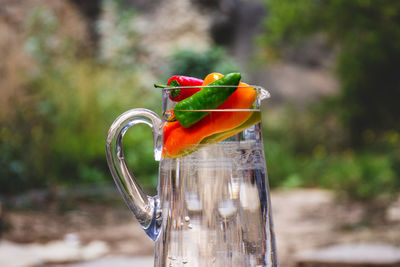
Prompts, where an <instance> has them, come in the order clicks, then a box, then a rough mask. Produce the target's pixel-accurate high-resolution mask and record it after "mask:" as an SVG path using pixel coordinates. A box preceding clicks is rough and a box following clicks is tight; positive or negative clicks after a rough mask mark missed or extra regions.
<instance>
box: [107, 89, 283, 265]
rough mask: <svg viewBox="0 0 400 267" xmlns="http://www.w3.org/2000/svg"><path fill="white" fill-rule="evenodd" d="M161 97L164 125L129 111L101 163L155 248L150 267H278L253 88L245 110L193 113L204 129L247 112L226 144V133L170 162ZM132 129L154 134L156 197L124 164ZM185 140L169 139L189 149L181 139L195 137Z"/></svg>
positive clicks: (165, 102)
mask: <svg viewBox="0 0 400 267" xmlns="http://www.w3.org/2000/svg"><path fill="white" fill-rule="evenodd" d="M168 90H171V89H165V90H164V95H163V116H162V117H163V120H160V119H159V118H158V116H157V115H156V114H155V113H153V112H151V111H148V110H144V109H134V110H131V111H128V112H126V113H124V114H123V115H121V116H120V117H119V118H118V119H117V120H116V121H115V122H114V124H113V125H112V126H111V128H110V132H109V135H108V138H107V158H108V162H109V166H110V170H111V172H112V174H113V177H114V179H115V181H116V184H117V186H118V188H119V190H120V192H121V193H122V195H123V197H124V199H125V201H126V202H127V204H128V206H129V207H130V208H131V210H132V211H133V213H134V214H135V215H136V217H137V219H138V221H139V222H140V223H141V224H142V226H143V228H144V230H145V231H146V233H147V234H148V235H149V237H150V238H152V239H153V240H154V241H155V242H156V246H155V261H154V266H156V267H161V266H165V267H170V266H171V267H172V266H191V267H192V266H193V267H203V266H204V267H210V266H215V267H219V266H237V267H239V266H240V267H247V266H249V267H250V266H278V263H277V257H276V248H275V238H274V232H273V223H272V216H271V206H270V200H269V188H268V180H267V171H266V164H265V159H264V149H263V142H262V133H261V122H259V119H260V113H261V112H260V108H259V107H260V101H261V100H262V98H263V97H265V94H266V92H265V91H262V90H263V89H262V88H258V87H255V88H254V90H258V91H257V99H256V101H255V102H254V104H253V105H252V108H251V109H231V110H212V111H209V110H207V111H204V110H201V111H197V112H208V115H207V116H208V117H211V118H209V120H211V121H212V120H214V119H215V120H217V119H218V118H226V115H229V117H230V118H233V117H232V116H234V118H240V117H243V116H244V115H245V112H246V114H247V113H248V118H247V119H246V122H249V121H251V119H253V121H251V125H250V124H248V125H246V127H244V128H243V127H242V128H240V127H238V128H235V129H236V132H232V131H230V132H229V137H227V136H228V134H226V133H227V131H225V132H223V134H221V133H218V134H214V135H212V136H209V137H208V138H203V139H202V141H201V142H200V143H196V144H190V146H188V148H185V149H184V150H182V151H183V152H182V153H181V154H179V155H178V156H170V155H171V154H166V152H165V151H166V146H167V144H166V142H167V141H166V140H168V138H171V136H170V135H171V133H169V132H167V131H166V130H165V128H166V123H168V122H167V120H168V119H169V111H170V110H171V108H173V105H174V103H171V101H170V100H169V99H168ZM191 112H192V111H191ZM224 112H225V114H222V113H224ZM213 114H214V115H213ZM224 116H225V117H224ZM246 116H247V115H246ZM208 117H207V118H208ZM254 118H256V119H254ZM213 122H214V121H213ZM225 122H226V121H225ZM254 122H255V123H254ZM136 123H146V124H148V125H149V126H150V127H152V129H153V137H154V151H155V158H156V159H158V160H159V161H160V164H159V183H158V188H157V191H158V194H157V196H155V197H149V196H146V195H145V194H144V193H143V191H142V190H141V189H140V186H139V185H138V184H137V182H136V180H135V178H134V176H133V174H132V173H131V172H130V171H129V169H128V167H127V166H126V162H125V160H124V156H123V152H122V146H121V142H122V137H123V134H124V133H125V132H126V130H127V129H128V128H129V127H131V126H132V125H134V124H136ZM223 123H224V122H221V124H223ZM216 125H217V126H218V125H219V124H218V123H217V124H216ZM241 125H245V124H241ZM249 125H250V126H249ZM201 129H202V128H200V127H198V129H196V131H197V130H201ZM182 131H183V132H184V133H186V132H185V131H186V130H185V129H183V130H182ZM189 133H190V134H189V135H187V136H185V135H176V136H180V139H179V140H174V141H176V142H177V143H176V145H177V146H182V144H185V142H189V143H190V141H187V140H184V139H185V138H191V137H192V136H193V135H195V134H196V133H195V132H189ZM167 135H169V136H167ZM225 137H227V138H225ZM170 151H173V150H172V149H171V150H170Z"/></svg>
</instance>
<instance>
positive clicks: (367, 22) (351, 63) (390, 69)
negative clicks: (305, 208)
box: [261, 0, 400, 201]
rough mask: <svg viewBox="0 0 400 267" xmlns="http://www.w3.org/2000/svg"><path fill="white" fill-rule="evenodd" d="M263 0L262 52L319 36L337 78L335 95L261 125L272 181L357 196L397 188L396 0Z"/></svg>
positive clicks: (399, 12) (275, 52)
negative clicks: (338, 88)
mask: <svg viewBox="0 0 400 267" xmlns="http://www.w3.org/2000/svg"><path fill="white" fill-rule="evenodd" d="M265 3H266V7H267V10H268V16H267V17H266V19H265V21H264V22H265V32H264V34H263V35H262V38H261V43H262V45H263V46H264V47H265V48H266V50H265V51H267V54H268V55H269V57H270V58H274V57H276V56H279V55H280V54H282V53H285V51H286V49H290V48H291V47H293V46H296V45H299V44H301V42H302V41H304V40H305V39H306V38H308V37H311V36H313V35H315V34H318V35H321V36H324V37H325V40H326V42H327V43H328V44H330V45H331V47H332V49H335V50H336V51H337V52H336V53H337V57H336V59H337V61H336V73H337V75H338V78H339V81H340V85H341V91H340V94H339V96H338V97H334V98H333V99H332V98H331V99H329V100H325V101H323V103H322V104H321V105H320V107H319V108H318V109H319V110H317V111H316V110H312V109H311V110H309V111H306V112H302V113H303V114H302V115H300V113H301V112H297V113H292V114H290V115H288V114H286V115H285V114H284V115H282V116H281V118H282V117H283V118H286V120H285V119H284V121H283V122H281V123H279V124H277V125H276V126H274V127H271V126H268V127H266V129H265V130H266V134H267V135H271V138H268V137H267V138H266V147H267V149H266V150H267V152H266V153H267V159H268V161H269V173H270V177H271V178H272V183H273V185H283V186H289V187H292V186H323V187H327V188H330V189H335V190H336V191H337V192H339V193H345V194H346V195H347V196H350V197H352V198H353V199H358V200H362V201H364V200H377V199H381V198H382V197H384V196H385V197H384V198H386V199H390V198H391V197H392V196H393V195H394V194H396V193H397V192H398V190H399V189H400V152H399V151H400V143H399V137H400V134H399V132H400V105H398V103H397V102H398V99H400V79H399V78H398V74H397V63H398V62H399V60H400V2H399V1H368V0H365V1H364V0H363V1H346V0H332V1H317V0H312V1H309V0H299V1H290V0H280V1H273V0H265ZM321 107H322V108H321ZM332 122H334V123H333V124H332V125H334V127H332V125H329V123H332ZM266 123H267V124H268V123H269V122H266Z"/></svg>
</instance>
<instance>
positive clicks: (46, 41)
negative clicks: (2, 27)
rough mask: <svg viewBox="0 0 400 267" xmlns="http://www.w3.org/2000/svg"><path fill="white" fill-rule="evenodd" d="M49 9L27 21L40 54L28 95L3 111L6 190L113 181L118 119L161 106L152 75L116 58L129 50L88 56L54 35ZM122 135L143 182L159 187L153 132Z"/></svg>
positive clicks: (0, 161)
mask: <svg viewBox="0 0 400 267" xmlns="http://www.w3.org/2000/svg"><path fill="white" fill-rule="evenodd" d="M49 12H50V11H48V10H46V9H42V8H38V9H35V10H34V11H33V12H32V14H31V16H30V17H29V18H28V20H27V21H28V23H27V27H28V33H29V34H28V37H27V39H26V45H25V47H26V49H27V51H28V52H29V54H30V55H31V56H32V57H33V58H34V60H35V67H34V68H33V69H31V70H30V72H26V73H25V76H23V77H21V79H24V81H25V84H24V86H25V88H27V89H26V94H27V96H26V99H28V100H25V101H22V100H21V99H14V100H13V101H14V103H13V107H14V109H15V112H14V113H13V116H11V117H4V116H1V118H2V120H1V122H0V123H1V131H0V151H2V153H1V154H0V188H1V193H3V194H12V193H17V192H22V191H24V190H26V189H30V188H39V187H49V186H50V187H51V186H55V185H73V184H75V183H83V184H84V183H87V184H91V183H97V184H98V183H104V182H111V180H112V179H111V176H110V174H109V171H108V167H107V164H106V158H105V138H106V135H107V131H108V128H109V126H110V125H111V123H112V121H113V120H114V119H115V118H116V117H117V116H118V115H119V114H121V113H122V112H123V111H125V110H128V109H130V108H135V107H146V108H149V109H153V110H155V111H156V112H159V111H160V107H159V103H160V101H161V100H160V94H159V92H158V90H157V89H154V88H153V87H152V81H148V80H147V79H146V78H145V77H147V76H148V75H147V74H146V75H144V74H143V73H142V71H141V70H139V69H137V68H135V67H134V66H132V65H130V67H128V64H125V63H124V62H121V64H122V65H121V64H120V65H118V64H116V62H117V60H115V58H120V57H127V56H128V55H126V51H127V50H126V49H125V50H124V49H120V51H123V53H124V55H121V54H120V53H119V52H118V51H117V52H115V56H112V57H111V56H110V57H109V58H108V59H107V60H106V59H102V60H101V61H100V60H97V59H95V58H93V57H92V56H85V55H82V54H81V53H80V52H81V51H78V50H79V49H78V48H77V47H76V44H75V43H74V42H73V41H72V40H70V39H68V38H63V37H62V36H61V37H60V36H56V35H57V30H58V26H59V25H58V21H57V18H56V17H55V16H53V15H52V14H51V13H49ZM124 19H131V18H127V17H124ZM133 51H134V50H133ZM131 56H132V57H133V58H134V55H131ZM124 141H125V142H124V148H125V150H126V151H125V153H126V154H127V160H128V164H129V165H130V166H132V168H133V169H135V167H139V166H140V168H137V169H138V171H137V172H136V174H137V175H138V177H139V179H141V182H142V184H144V185H145V186H146V185H154V181H155V180H156V172H155V169H156V163H155V162H154V158H153V152H152V138H151V130H150V129H147V128H145V127H136V128H135V129H133V130H130V131H128V134H127V135H126V138H125V140H124ZM138 151H139V153H138ZM135 155H136V156H135Z"/></svg>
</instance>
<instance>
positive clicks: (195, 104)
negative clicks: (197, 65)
mask: <svg viewBox="0 0 400 267" xmlns="http://www.w3.org/2000/svg"><path fill="white" fill-rule="evenodd" d="M240 79H241V75H240V73H229V74H227V75H222V74H220V73H211V74H209V75H207V76H206V77H205V79H204V80H201V79H197V78H193V77H187V76H177V75H176V76H172V77H171V78H170V79H169V80H168V83H167V86H160V85H155V86H157V87H178V86H189V87H188V88H185V89H183V90H181V89H179V88H176V89H171V90H170V91H169V98H170V99H171V100H172V101H175V102H177V103H176V105H175V108H174V110H173V114H174V117H173V120H174V121H168V122H166V123H165V124H164V127H163V157H165V158H177V157H181V156H185V155H188V154H190V153H192V152H194V151H196V150H197V147H198V146H199V145H207V144H214V143H217V142H219V141H221V140H224V139H226V138H228V137H230V136H232V135H234V134H236V133H239V132H241V131H243V130H245V129H246V128H248V127H250V126H252V125H254V124H255V123H257V122H259V121H260V119H261V118H260V113H259V112H253V111H241V112H234V111H221V112H220V111H213V112H210V111H208V110H215V109H221V110H230V109H250V108H251V106H252V105H253V103H254V101H255V99H256V97H257V94H256V91H255V90H254V88H253V87H249V86H248V84H246V83H243V82H241V81H240ZM207 85H208V86H211V85H214V86H217V87H203V88H201V87H200V88H199V87H193V88H190V86H207ZM225 86H226V87H225ZM199 110H202V111H201V112H199Z"/></svg>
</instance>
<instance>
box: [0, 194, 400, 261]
mask: <svg viewBox="0 0 400 267" xmlns="http://www.w3.org/2000/svg"><path fill="white" fill-rule="evenodd" d="M271 201H272V205H273V216H274V222H275V232H276V238H277V247H278V255H279V260H280V263H281V266H293V265H294V263H295V259H296V255H297V254H298V253H302V252H304V251H307V250H310V249H315V248H322V247H326V246H330V245H336V244H349V243H355V244H366V243H374V244H376V243H380V244H390V245H394V246H397V247H400V203H399V202H396V203H394V204H393V206H392V207H391V208H390V209H389V211H388V214H387V222H386V223H385V224H378V225H374V226H366V225H362V224H359V223H358V222H359V220H360V216H361V213H362V209H361V207H360V206H359V205H356V204H351V203H345V202H340V201H338V200H337V199H336V198H335V197H334V196H333V195H332V193H331V192H328V191H323V190H313V189H296V190H288V191H273V192H272V194H271ZM4 217H5V222H6V232H5V233H4V235H3V241H2V242H0V266H8V267H13V266H15V267H17V266H21V267H23V266H74V267H85V266H95V267H96V266H97V267H101V266H113V267H124V266H142V267H147V266H152V256H153V244H152V242H151V241H150V240H149V239H148V238H147V236H146V235H145V233H144V232H143V231H142V229H141V228H140V226H139V225H138V223H137V222H136V221H135V219H133V216H132V215H131V214H130V213H129V211H128V210H127V209H126V208H125V205H124V204H123V203H122V201H116V202H115V203H113V204H112V205H111V206H110V205H107V206H106V205H100V204H98V203H97V204H93V203H92V204H88V203H80V204H79V205H78V206H77V207H75V208H71V209H69V210H67V211H63V212H60V211H59V210H57V209H56V208H54V207H52V206H50V207H47V209H46V211H43V209H39V210H29V211H7V210H5V211H4Z"/></svg>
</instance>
